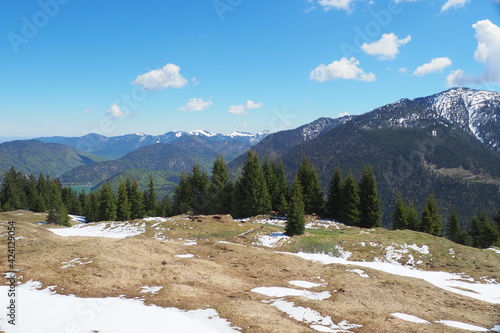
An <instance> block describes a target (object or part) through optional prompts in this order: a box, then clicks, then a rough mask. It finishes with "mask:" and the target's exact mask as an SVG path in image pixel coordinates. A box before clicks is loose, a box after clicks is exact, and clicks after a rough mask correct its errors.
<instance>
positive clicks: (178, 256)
mask: <svg viewBox="0 0 500 333" xmlns="http://www.w3.org/2000/svg"><path fill="white" fill-rule="evenodd" d="M175 257H176V258H184V259H188V258H194V254H191V253H188V254H178V255H176V256H175Z"/></svg>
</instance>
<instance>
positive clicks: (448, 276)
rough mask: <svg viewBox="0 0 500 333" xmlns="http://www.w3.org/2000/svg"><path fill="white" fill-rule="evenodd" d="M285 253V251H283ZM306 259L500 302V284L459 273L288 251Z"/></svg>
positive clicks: (491, 301) (482, 299)
mask: <svg viewBox="0 0 500 333" xmlns="http://www.w3.org/2000/svg"><path fill="white" fill-rule="evenodd" d="M284 253H285V252H284ZM288 254H291V255H296V256H299V257H301V258H303V259H306V260H311V261H317V262H321V263H323V264H341V265H352V266H359V267H366V268H371V269H375V270H379V271H383V272H386V273H389V274H395V275H400V276H405V277H412V278H416V279H422V280H424V281H427V282H429V283H431V284H433V285H434V286H436V287H438V288H441V289H444V290H447V291H450V292H453V293H456V294H460V295H463V296H467V297H471V298H475V299H478V300H481V301H485V302H489V303H494V304H500V284H482V283H478V282H475V281H465V280H464V277H463V276H462V275H459V274H453V273H446V272H432V271H422V270H418V269H415V268H412V267H408V266H401V265H399V264H394V263H387V262H361V261H349V260H347V258H346V256H345V255H344V257H343V258H342V257H341V258H339V257H332V256H329V255H327V254H317V253H303V252H299V253H288Z"/></svg>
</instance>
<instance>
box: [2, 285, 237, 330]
mask: <svg viewBox="0 0 500 333" xmlns="http://www.w3.org/2000/svg"><path fill="white" fill-rule="evenodd" d="M40 285H41V284H40V283H39V282H33V281H30V282H28V283H27V284H24V285H21V286H19V287H18V288H17V299H16V305H17V306H18V307H19V309H18V316H17V318H16V322H15V326H13V325H11V324H9V323H8V320H9V318H8V317H5V316H0V327H2V329H3V330H5V331H6V332H8V333H32V332H39V333H51V332H93V331H99V332H103V333H104V332H106V333H137V332H148V333H164V332H167V331H168V332H176V333H192V332H204V333H229V332H239V330H238V329H237V328H234V327H231V323H230V322H228V321H227V320H226V319H223V318H220V317H219V314H218V313H217V311H215V310H213V309H204V310H193V311H182V310H179V309H177V308H162V307H159V306H155V305H150V306H146V305H145V304H144V303H143V302H142V301H141V300H133V299H123V298H116V297H114V298H79V297H76V296H72V295H70V296H63V295H57V294H55V293H53V292H51V291H50V290H48V289H44V290H36V288H39V287H40ZM7 289H8V287H7V286H0V304H1V306H2V307H4V305H5V304H8V302H9V300H8V299H7ZM55 313H56V314H57V319H56V320H48V318H54V314H55Z"/></svg>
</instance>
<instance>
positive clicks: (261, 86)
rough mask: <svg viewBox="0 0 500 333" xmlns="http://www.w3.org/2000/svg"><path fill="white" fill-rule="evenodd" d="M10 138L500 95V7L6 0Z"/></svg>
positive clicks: (243, 124) (277, 123)
mask: <svg viewBox="0 0 500 333" xmlns="http://www.w3.org/2000/svg"><path fill="white" fill-rule="evenodd" d="M0 22H1V23H0V50H1V52H0V91H2V94H1V96H2V97H1V98H0V110H1V112H2V121H1V122H0V137H37V136H54V135H62V136H81V135H84V134H86V133H89V132H95V133H100V134H103V135H106V136H116V135H122V134H126V133H134V132H144V133H147V134H162V133H165V132H167V131H171V130H186V131H189V130H196V129H205V130H208V131H211V132H218V133H230V132H232V131H235V130H238V131H248V132H257V131H260V130H263V129H270V130H271V131H273V132H274V131H279V130H284V129H289V128H295V127H297V126H300V125H302V124H305V123H308V122H310V121H313V120H314V119H317V118H319V117H323V116H327V117H337V116H339V115H343V114H346V113H347V114H351V115H353V114H360V113H364V112H368V111H371V110H372V109H374V108H376V107H378V106H382V105H385V104H387V103H391V102H394V101H397V100H399V99H401V98H415V97H419V96H426V95H430V94H434V93H437V92H440V91H443V90H446V89H448V88H449V87H451V86H457V85H462V86H469V87H473V88H477V89H486V90H494V91H498V90H500V62H499V61H498V59H500V28H499V26H500V3H499V1H498V0H412V1H410V0H406V1H405V0H389V1H381V0H373V1H369V0H288V1H267V0H252V1H250V0H206V1H201V0H182V1H147V0H146V1H135V0H133V1H118V0H109V1H108V0H107V1H95V0H88V1H78V0H40V1H32V0H23V1H14V0H6V1H2V2H1V3H0Z"/></svg>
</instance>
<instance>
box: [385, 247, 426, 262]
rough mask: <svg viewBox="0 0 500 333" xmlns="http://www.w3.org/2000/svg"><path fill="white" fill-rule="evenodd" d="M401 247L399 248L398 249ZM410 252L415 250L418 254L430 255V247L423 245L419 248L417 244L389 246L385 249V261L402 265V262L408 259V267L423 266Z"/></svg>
mask: <svg viewBox="0 0 500 333" xmlns="http://www.w3.org/2000/svg"><path fill="white" fill-rule="evenodd" d="M396 247H399V248H396ZM410 250H413V251H415V252H418V253H420V254H424V255H430V252H429V247H428V246H427V245H422V246H421V247H419V246H418V245H416V244H412V245H408V244H403V245H398V244H396V243H394V245H391V246H387V247H386V248H385V251H386V254H385V259H386V260H387V261H388V262H390V263H392V264H397V265H399V264H400V260H401V259H402V258H403V257H404V256H407V257H408V261H407V262H406V265H411V266H414V265H415V264H421V263H422V261H420V260H419V261H415V258H414V257H413V255H412V254H411V253H410Z"/></svg>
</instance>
